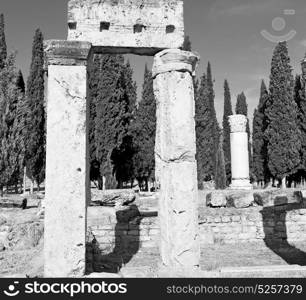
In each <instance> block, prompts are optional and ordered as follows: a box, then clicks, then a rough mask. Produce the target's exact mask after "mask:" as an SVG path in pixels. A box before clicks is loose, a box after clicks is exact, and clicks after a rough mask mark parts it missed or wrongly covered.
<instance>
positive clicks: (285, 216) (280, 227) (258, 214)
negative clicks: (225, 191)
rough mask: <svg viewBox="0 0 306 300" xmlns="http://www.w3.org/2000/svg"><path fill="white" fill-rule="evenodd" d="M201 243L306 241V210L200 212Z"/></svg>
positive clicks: (249, 209) (208, 210)
mask: <svg viewBox="0 0 306 300" xmlns="http://www.w3.org/2000/svg"><path fill="white" fill-rule="evenodd" d="M199 218H200V236H201V240H202V243H206V244H217V243H228V244H235V243H252V242H257V241H262V240H264V241H265V242H266V243H278V242H283V241H288V242H295V241H298V242H300V241H306V209H305V208H300V207H298V205H284V206H279V207H266V208H262V207H252V208H246V209H233V208H220V209H212V208H206V209H202V210H201V213H200V216H199Z"/></svg>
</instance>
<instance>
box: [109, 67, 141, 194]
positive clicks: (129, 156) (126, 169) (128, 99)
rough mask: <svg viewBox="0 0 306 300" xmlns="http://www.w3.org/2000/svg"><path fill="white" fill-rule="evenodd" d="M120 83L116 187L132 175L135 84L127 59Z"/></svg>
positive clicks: (115, 156) (114, 155)
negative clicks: (120, 133) (121, 110)
mask: <svg viewBox="0 0 306 300" xmlns="http://www.w3.org/2000/svg"><path fill="white" fill-rule="evenodd" d="M121 84H122V88H123V92H124V93H123V98H122V106H123V107H124V109H125V111H124V113H125V115H124V117H123V119H122V122H123V124H122V125H123V131H124V136H123V139H122V142H121V144H120V145H119V147H116V148H115V150H114V153H113V162H114V172H115V174H116V179H117V182H118V187H119V188H122V184H123V182H127V181H129V180H131V179H132V177H133V172H134V171H133V155H134V149H133V137H132V132H131V123H132V120H133V118H134V112H135V108H136V101H137V85H136V82H135V81H134V80H133V69H132V67H131V65H130V62H129V61H128V62H127V63H126V64H124V65H123V69H122V78H121Z"/></svg>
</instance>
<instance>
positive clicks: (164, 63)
mask: <svg viewBox="0 0 306 300" xmlns="http://www.w3.org/2000/svg"><path fill="white" fill-rule="evenodd" d="M199 60H200V56H199V55H198V54H194V53H192V52H189V51H183V50H180V49H166V50H163V51H161V52H159V53H157V54H156V55H155V56H154V64H153V71H152V73H153V78H154V77H156V76H157V75H159V74H162V73H167V72H171V71H183V72H189V73H191V74H192V75H195V69H196V67H197V64H198V62H199Z"/></svg>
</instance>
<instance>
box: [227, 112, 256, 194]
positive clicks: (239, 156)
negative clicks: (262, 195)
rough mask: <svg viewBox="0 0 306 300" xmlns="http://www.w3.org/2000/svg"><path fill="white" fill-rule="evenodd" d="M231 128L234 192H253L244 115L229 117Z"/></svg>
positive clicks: (232, 187) (232, 185) (232, 186)
mask: <svg viewBox="0 0 306 300" xmlns="http://www.w3.org/2000/svg"><path fill="white" fill-rule="evenodd" d="M229 122H230V126H231V166H232V184H231V189H233V190H251V189H252V188H253V187H252V185H251V184H250V170H249V152H248V134H247V132H246V124H247V118H246V116H244V115H234V116H230V117H229Z"/></svg>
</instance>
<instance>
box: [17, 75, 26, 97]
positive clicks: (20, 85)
mask: <svg viewBox="0 0 306 300" xmlns="http://www.w3.org/2000/svg"><path fill="white" fill-rule="evenodd" d="M16 85H17V87H18V89H19V90H20V91H21V92H22V93H23V94H25V83H24V79H23V75H22V72H21V70H19V71H18V75H17V81H16Z"/></svg>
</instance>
